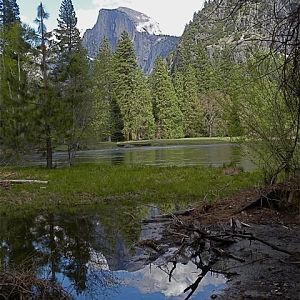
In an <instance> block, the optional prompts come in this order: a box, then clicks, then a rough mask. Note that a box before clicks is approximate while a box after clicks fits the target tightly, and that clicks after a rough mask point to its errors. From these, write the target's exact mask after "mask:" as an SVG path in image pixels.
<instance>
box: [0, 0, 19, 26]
mask: <svg viewBox="0 0 300 300" xmlns="http://www.w3.org/2000/svg"><path fill="white" fill-rule="evenodd" d="M19 21H20V11H19V6H18V4H17V2H16V0H0V26H1V25H3V26H6V25H11V24H14V23H16V22H19Z"/></svg>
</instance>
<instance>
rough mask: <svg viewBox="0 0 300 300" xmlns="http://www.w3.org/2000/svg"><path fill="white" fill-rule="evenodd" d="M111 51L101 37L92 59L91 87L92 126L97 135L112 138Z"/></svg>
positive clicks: (105, 40) (106, 41)
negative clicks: (92, 99)
mask: <svg viewBox="0 0 300 300" xmlns="http://www.w3.org/2000/svg"><path fill="white" fill-rule="evenodd" d="M112 71H113V70H112V53H111V49H110V46H109V43H108V40H107V39H103V41H102V44H101V46H100V49H99V52H98V54H97V56H96V58H95V60H94V61H93V70H92V89H93V98H94V103H93V109H94V118H93V122H92V126H93V128H94V130H95V132H96V135H97V137H100V138H101V139H107V140H109V141H111V140H112V136H113V133H114V128H115V127H117V126H115V125H114V121H115V119H114V118H113V106H114V105H113V101H114V97H113V95H114V94H113V78H112Z"/></svg>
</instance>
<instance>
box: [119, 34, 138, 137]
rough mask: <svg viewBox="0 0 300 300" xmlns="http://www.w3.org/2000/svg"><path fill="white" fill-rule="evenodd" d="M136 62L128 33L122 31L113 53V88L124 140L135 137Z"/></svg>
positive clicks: (136, 103) (136, 109) (136, 115)
mask: <svg viewBox="0 0 300 300" xmlns="http://www.w3.org/2000/svg"><path fill="white" fill-rule="evenodd" d="M137 68H138V66H137V62H136V57H135V53H134V49H133V45H132V42H131V40H130V38H129V35H128V33H126V32H123V33H122V35H121V38H120V40H119V42H118V45H117V49H116V52H115V54H114V90H115V97H116V104H117V105H118V106H119V109H120V113H121V117H122V123H123V124H120V125H123V126H122V127H123V128H118V129H117V132H118V131H119V132H120V131H121V132H122V133H123V135H124V138H125V139H126V140H132V139H136V132H137V128H136V124H137V120H136V118H137V117H138V113H137V112H138V110H139V106H140V103H138V101H137V99H136V97H135V89H136V84H137V83H136V79H137Z"/></svg>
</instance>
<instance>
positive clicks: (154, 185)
mask: <svg viewBox="0 0 300 300" xmlns="http://www.w3.org/2000/svg"><path fill="white" fill-rule="evenodd" d="M2 175H3V176H8V175H9V176H10V178H18V179H40V180H49V184H48V185H46V186H40V185H36V184H33V185H18V186H14V187H12V188H10V189H0V212H4V211H15V210H22V209H24V210H27V209H30V210H31V209H38V210H41V209H42V210H50V209H64V208H74V207H81V206H82V205H101V204H111V205H113V206H114V207H117V206H118V205H133V206H136V205H138V204H148V203H152V204H154V205H160V206H163V207H166V209H167V208H168V207H172V206H173V205H174V204H176V203H183V204H184V205H188V204H191V205H196V204H197V203H198V202H201V201H202V200H203V199H204V198H206V199H209V200H213V199H215V198H219V197H223V196H226V195H230V194H232V193H234V192H235V191H237V190H240V189H243V188H246V187H250V186H253V185H256V184H258V183H259V182H260V174H259V172H255V173H241V174H239V175H236V176H225V175H223V172H222V170H221V169H214V168H203V167H160V168H158V167H149V166H102V165H78V166H75V167H73V168H62V169H54V170H47V169H43V168H22V169H17V168H6V169H3V170H2ZM3 176H2V177H3Z"/></svg>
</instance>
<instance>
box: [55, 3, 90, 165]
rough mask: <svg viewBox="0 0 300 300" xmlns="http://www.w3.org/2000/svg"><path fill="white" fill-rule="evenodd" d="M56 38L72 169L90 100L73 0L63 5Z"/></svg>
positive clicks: (57, 78)
mask: <svg viewBox="0 0 300 300" xmlns="http://www.w3.org/2000/svg"><path fill="white" fill-rule="evenodd" d="M56 38H57V48H58V49H57V53H56V58H57V61H56V69H55V72H54V73H55V74H54V75H55V77H56V80H57V84H58V86H59V93H60V98H61V102H62V105H63V110H64V112H63V114H64V124H65V130H64V131H65V135H64V143H65V144H66V145H67V148H68V154H69V165H72V163H73V159H74V157H75V154H76V151H77V150H78V148H79V145H80V141H81V140H82V138H83V134H84V132H85V130H86V128H87V125H88V122H89V121H90V116H89V113H90V110H91V101H90V99H91V97H90V83H89V79H88V62H87V57H86V53H85V50H84V49H83V47H82V45H81V40H80V34H79V30H78V28H77V18H76V14H75V10H74V6H73V3H72V1H71V0H63V1H62V3H61V6H60V10H59V18H58V28H57V30H56Z"/></svg>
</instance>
